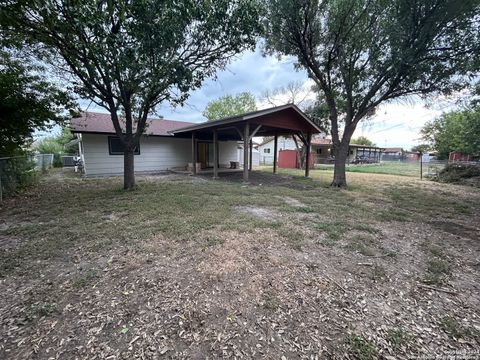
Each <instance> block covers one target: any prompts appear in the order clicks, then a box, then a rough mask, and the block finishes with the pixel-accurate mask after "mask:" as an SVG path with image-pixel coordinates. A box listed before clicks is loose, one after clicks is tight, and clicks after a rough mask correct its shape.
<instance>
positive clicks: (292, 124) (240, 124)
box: [172, 104, 321, 182]
mask: <svg viewBox="0 0 480 360" xmlns="http://www.w3.org/2000/svg"><path fill="white" fill-rule="evenodd" d="M319 132H321V130H320V128H319V127H318V126H317V125H316V124H315V123H314V122H313V121H311V120H310V119H309V118H308V117H307V116H306V115H305V114H304V113H303V112H302V111H301V110H300V109H299V108H298V107H297V106H295V105H293V104H287V105H283V106H278V107H273V108H269V109H265V110H259V111H254V112H250V113H246V114H241V115H237V116H233V117H229V118H224V119H219V120H215V121H209V122H206V123H202V124H198V125H191V126H187V127H184V128H181V129H177V130H175V131H172V134H173V135H174V136H175V137H180V138H191V140H192V141H191V151H192V164H193V166H192V173H193V174H194V175H196V174H197V172H198V170H197V166H196V164H197V162H198V155H199V145H200V144H204V143H205V141H208V142H209V143H211V144H212V146H213V149H212V152H213V178H218V176H219V172H220V169H219V141H235V142H236V143H239V142H242V147H243V154H242V155H243V181H245V182H248V181H249V174H250V172H251V171H252V161H251V160H252V152H253V142H252V139H253V137H255V136H263V137H266V136H271V137H273V138H274V161H273V173H276V172H277V155H278V137H279V136H291V135H297V136H298V138H299V139H300V140H301V141H302V143H303V145H304V146H305V148H306V155H305V156H306V166H305V176H306V177H308V176H309V171H310V168H309V158H310V148H311V140H312V135H313V134H316V133H319ZM200 146H203V145H200Z"/></svg>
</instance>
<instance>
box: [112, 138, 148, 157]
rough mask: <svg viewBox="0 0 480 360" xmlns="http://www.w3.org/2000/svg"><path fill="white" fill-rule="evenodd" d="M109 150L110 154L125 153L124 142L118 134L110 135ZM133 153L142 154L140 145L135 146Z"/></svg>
mask: <svg viewBox="0 0 480 360" xmlns="http://www.w3.org/2000/svg"><path fill="white" fill-rule="evenodd" d="M108 152H109V154H110V155H123V144H122V142H121V141H120V139H119V138H118V137H117V136H109V137H108ZM133 153H134V154H135V155H140V145H139V146H137V147H136V148H135V151H134V152H133Z"/></svg>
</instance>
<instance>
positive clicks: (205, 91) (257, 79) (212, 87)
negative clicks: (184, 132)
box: [157, 47, 307, 122]
mask: <svg viewBox="0 0 480 360" xmlns="http://www.w3.org/2000/svg"><path fill="white" fill-rule="evenodd" d="M306 80H307V74H306V72H305V71H303V70H301V71H297V70H295V68H294V61H293V59H291V58H285V59H281V60H278V59H277V58H275V57H272V56H268V57H264V56H262V54H261V50H260V48H259V47H257V49H256V50H255V52H245V53H243V54H242V55H240V56H239V57H238V58H237V59H236V60H234V61H233V62H232V63H231V64H230V65H228V66H227V67H226V69H225V70H222V71H220V72H218V74H217V77H216V79H208V80H206V81H205V82H204V84H203V86H202V87H201V88H200V89H198V90H196V91H193V92H192V93H191V95H190V97H189V98H188V100H187V102H186V103H185V105H184V106H183V107H177V108H172V107H171V106H170V105H169V104H163V105H162V106H159V107H158V109H157V111H158V113H160V114H161V115H163V116H164V117H165V118H167V119H173V120H183V121H192V122H202V121H205V118H204V117H203V116H202V111H203V110H204V109H205V106H206V105H207V103H208V102H209V101H211V100H214V99H217V98H219V97H220V96H223V95H226V94H237V93H240V92H243V91H250V92H251V93H252V94H253V95H254V96H256V97H257V98H258V97H260V96H261V95H262V93H263V92H264V91H265V90H267V89H274V88H277V87H280V86H284V85H286V84H287V83H289V82H292V81H306Z"/></svg>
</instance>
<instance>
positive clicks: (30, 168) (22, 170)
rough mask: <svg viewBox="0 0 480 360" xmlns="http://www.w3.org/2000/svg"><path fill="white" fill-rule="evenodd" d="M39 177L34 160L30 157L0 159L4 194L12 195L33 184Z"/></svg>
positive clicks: (0, 173) (0, 176)
mask: <svg viewBox="0 0 480 360" xmlns="http://www.w3.org/2000/svg"><path fill="white" fill-rule="evenodd" d="M37 178H38V172H37V171H36V170H35V164H34V162H33V161H32V160H31V159H29V158H28V157H23V156H22V157H12V158H6V159H4V160H0V180H1V187H2V188H1V190H2V196H4V197H5V196H12V195H14V194H15V193H17V192H18V191H20V190H22V189H24V188H26V187H27V186H30V185H32V184H33V183H34V182H35V181H36V180H37Z"/></svg>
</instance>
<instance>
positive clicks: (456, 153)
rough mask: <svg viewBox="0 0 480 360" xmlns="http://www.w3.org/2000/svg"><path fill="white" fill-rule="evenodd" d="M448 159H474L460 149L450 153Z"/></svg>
mask: <svg viewBox="0 0 480 360" xmlns="http://www.w3.org/2000/svg"><path fill="white" fill-rule="evenodd" d="M448 161H473V156H472V155H470V154H464V153H461V152H459V151H452V152H450V153H449V154H448Z"/></svg>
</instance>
